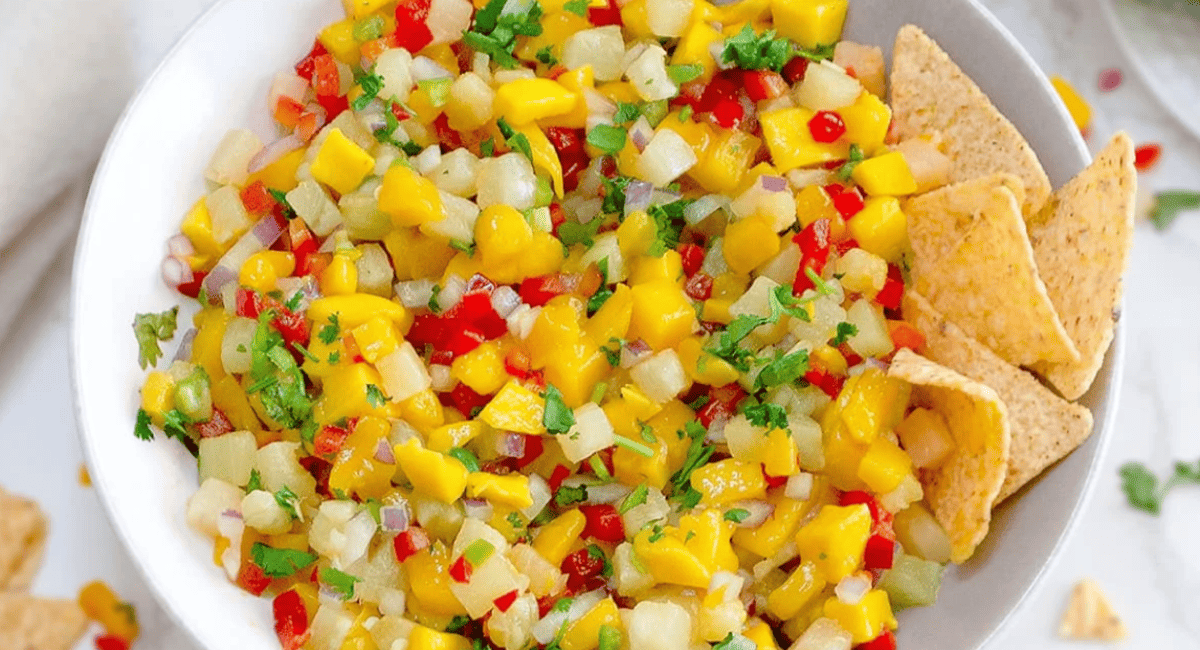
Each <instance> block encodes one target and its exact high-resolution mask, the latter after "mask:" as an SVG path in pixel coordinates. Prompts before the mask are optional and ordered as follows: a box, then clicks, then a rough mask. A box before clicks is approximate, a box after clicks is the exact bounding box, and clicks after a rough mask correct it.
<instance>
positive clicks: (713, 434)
mask: <svg viewBox="0 0 1200 650" xmlns="http://www.w3.org/2000/svg"><path fill="white" fill-rule="evenodd" d="M727 424H729V418H728V417H726V416H724V415H722V416H719V417H715V418H713V421H712V423H711V424H709V425H708V433H706V434H704V441H705V442H707V443H709V444H724V443H725V442H727V441H728V438H727V437H726V436H725V425H727Z"/></svg>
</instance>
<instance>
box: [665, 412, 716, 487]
mask: <svg viewBox="0 0 1200 650" xmlns="http://www.w3.org/2000/svg"><path fill="white" fill-rule="evenodd" d="M685 432H686V433H687V435H688V437H690V438H691V439H692V443H691V445H690V446H689V447H688V452H687V457H686V458H684V461H683V467H681V468H679V471H677V472H675V473H674V474H673V475H671V486H672V488H673V490H672V493H673V494H675V495H684V494H685V493H687V492H688V490H689V489H695V488H692V472H694V471H696V469H698V468H700V467H702V466H703V465H704V464H705V463H707V462H708V459H709V458H712V455H713V452H714V451H716V448H715V447H713V446H712V445H706V444H704V437H705V435H706V434H707V433H708V430H707V429H705V428H704V426H703V425H701V424H700V423H699V422H694V421H693V422H689V423H688V425H687V427H686V428H685ZM697 502H698V500H697ZM693 505H694V504H693Z"/></svg>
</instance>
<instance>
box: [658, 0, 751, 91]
mask: <svg viewBox="0 0 1200 650" xmlns="http://www.w3.org/2000/svg"><path fill="white" fill-rule="evenodd" d="M697 4H701V3H697ZM704 4H707V3H704ZM738 4H742V3H738ZM723 40H725V36H724V34H722V33H721V32H718V31H717V30H715V29H713V28H712V26H711V25H709V24H708V23H707V22H705V21H703V20H697V21H693V22H692V24H691V25H689V26H688V28H687V29H686V30H685V31H684V32H683V36H682V37H680V39H679V44H678V45H676V46H675V52H674V53H673V54H672V55H671V65H692V64H699V65H700V67H701V68H702V69H703V72H702V73H701V75H700V80H701V81H707V80H709V79H711V78H712V75H713V72H714V71H715V70H716V69H717V62H716V59H714V58H713V55H712V53H711V52H710V48H711V46H712V44H713V43H717V42H720V41H723Z"/></svg>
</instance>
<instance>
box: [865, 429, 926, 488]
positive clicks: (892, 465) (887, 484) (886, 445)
mask: <svg viewBox="0 0 1200 650" xmlns="http://www.w3.org/2000/svg"><path fill="white" fill-rule="evenodd" d="M912 473H913V464H912V459H911V458H909V456H908V453H907V452H905V451H904V450H903V449H901V448H900V446H899V445H897V444H896V443H894V442H892V441H891V440H888V439H887V438H884V437H879V438H876V439H875V440H874V441H873V442H872V443H871V445H870V446H869V447H867V453H866V454H865V455H864V456H863V459H862V461H861V462H859V465H858V478H860V479H862V480H863V482H864V483H866V484H867V486H868V487H870V488H871V490H872V491H873V492H878V493H879V494H886V493H888V492H891V491H892V490H895V489H896V488H897V487H899V486H900V483H901V482H903V481H904V479H905V477H907V476H912Z"/></svg>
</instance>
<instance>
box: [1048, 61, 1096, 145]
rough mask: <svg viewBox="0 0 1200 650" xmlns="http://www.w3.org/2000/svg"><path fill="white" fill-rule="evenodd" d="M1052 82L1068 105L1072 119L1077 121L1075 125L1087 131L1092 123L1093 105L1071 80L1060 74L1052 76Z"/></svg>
mask: <svg viewBox="0 0 1200 650" xmlns="http://www.w3.org/2000/svg"><path fill="white" fill-rule="evenodd" d="M1050 83H1051V85H1053V86H1054V90H1055V91H1057V92H1058V96H1059V97H1060V98H1062V101H1063V104H1065V105H1066V107H1067V112H1068V113H1070V114H1071V120H1072V121H1073V122H1075V127H1076V128H1078V129H1079V131H1080V132H1081V133H1087V130H1088V127H1089V126H1091V124H1092V107H1091V106H1090V105H1089V104H1088V103H1087V100H1085V99H1084V98H1083V96H1082V95H1080V94H1079V91H1077V90H1075V87H1074V86H1072V85H1071V82H1069V81H1067V80H1066V79H1063V78H1062V77H1060V76H1058V75H1054V76H1052V77H1050Z"/></svg>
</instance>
